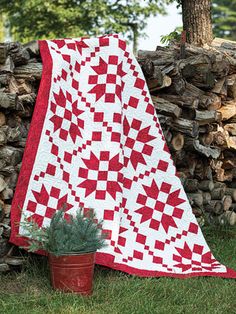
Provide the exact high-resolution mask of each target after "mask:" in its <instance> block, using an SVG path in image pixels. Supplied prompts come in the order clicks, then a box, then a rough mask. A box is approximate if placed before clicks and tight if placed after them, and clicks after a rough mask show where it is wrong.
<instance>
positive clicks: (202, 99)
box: [181, 82, 211, 109]
mask: <svg viewBox="0 0 236 314" xmlns="http://www.w3.org/2000/svg"><path fill="white" fill-rule="evenodd" d="M181 94H182V95H183V96H184V97H186V96H187V97H188V96H190V97H195V98H197V99H198V100H199V108H202V109H207V108H208V106H209V105H210V104H211V100H210V99H209V97H207V95H205V93H204V92H203V91H202V90H201V89H200V88H197V87H196V86H194V85H193V84H190V83H187V82H186V83H185V89H184V90H183V91H182V93H181Z"/></svg>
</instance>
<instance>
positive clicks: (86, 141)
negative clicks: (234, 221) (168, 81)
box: [11, 35, 236, 278]
mask: <svg viewBox="0 0 236 314" xmlns="http://www.w3.org/2000/svg"><path fill="white" fill-rule="evenodd" d="M39 45H40V51H41V55H42V59H43V74H42V80H41V84H40V89H39V93H38V97H37V103H36V107H35V110H34V115H33V120H32V123H31V127H30V131H29V135H28V139H27V145H26V149H25V153H24V158H23V164H22V169H21V173H20V176H19V180H18V184H17V189H16V192H15V196H14V201H13V205H12V213H11V215H12V234H11V242H13V243H15V244H17V245H24V244H25V238H24V229H22V228H20V229H19V222H20V221H21V219H22V213H23V214H24V216H27V217H32V218H34V219H35V220H36V221H37V222H38V224H39V225H40V226H43V225H44V226H46V225H48V224H49V223H50V219H51V217H52V215H53V214H54V212H55V211H56V210H57V209H58V208H60V207H61V206H62V204H64V203H67V204H68V207H67V211H68V213H74V212H75V210H76V209H78V207H79V206H84V207H85V208H89V207H92V208H94V209H95V212H96V215H97V217H98V218H99V219H100V218H102V219H103V220H104V225H103V227H104V229H105V230H106V232H107V233H108V235H109V237H108V239H107V243H108V246H107V247H105V248H104V249H102V250H100V251H99V252H97V255H96V262H97V263H98V264H101V265H105V266H108V267H111V268H113V269H117V270H121V271H125V272H127V273H130V274H135V275H139V276H157V277H158V276H171V277H180V278H181V277H191V276H221V277H231V278H232V277H234V278H236V272H235V271H233V270H231V269H228V268H227V267H225V266H224V265H222V264H220V263H219V262H218V261H217V260H216V259H215V258H214V256H213V255H212V253H211V251H210V249H209V247H208V245H207V244H206V241H205V239H204V237H203V235H202V232H201V229H200V228H199V226H198V223H197V221H196V219H195V217H194V215H193V214H192V210H191V206H190V204H189V202H188V200H187V197H186V194H185V192H184V189H183V186H182V184H181V181H180V179H179V177H178V176H177V175H176V168H175V166H174V164H173V160H172V158H171V155H170V153H169V150H168V147H167V145H166V142H165V139H164V136H163V132H162V129H161V127H160V124H159V121H158V118H157V115H156V113H155V109H154V106H153V104H152V101H151V98H150V94H149V91H148V88H147V85H146V82H145V79H144V77H143V74H142V71H141V69H140V66H139V64H138V63H137V61H136V60H135V58H134V56H133V54H132V53H131V51H130V50H129V49H128V47H127V45H126V43H125V41H124V40H122V39H121V38H120V37H119V36H118V35H107V36H103V37H100V38H79V39H58V40H42V41H39Z"/></svg>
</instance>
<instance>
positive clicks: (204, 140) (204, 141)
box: [199, 133, 214, 146]
mask: <svg viewBox="0 0 236 314" xmlns="http://www.w3.org/2000/svg"><path fill="white" fill-rule="evenodd" d="M213 139H214V136H213V134H212V133H205V134H203V135H199V142H200V144H201V145H203V146H210V145H211V144H212V142H213Z"/></svg>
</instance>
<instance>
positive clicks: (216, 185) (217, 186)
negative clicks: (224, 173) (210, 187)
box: [214, 182, 226, 190]
mask: <svg viewBox="0 0 236 314" xmlns="http://www.w3.org/2000/svg"><path fill="white" fill-rule="evenodd" d="M219 188H222V189H224V190H225V189H226V184H225V183H223V182H214V189H219Z"/></svg>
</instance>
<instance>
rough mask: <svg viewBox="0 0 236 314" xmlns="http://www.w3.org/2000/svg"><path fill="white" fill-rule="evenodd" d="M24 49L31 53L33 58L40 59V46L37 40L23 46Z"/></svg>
mask: <svg viewBox="0 0 236 314" xmlns="http://www.w3.org/2000/svg"><path fill="white" fill-rule="evenodd" d="M23 47H24V48H25V49H26V50H27V51H28V52H29V54H30V56H31V57H39V56H40V52H39V45H38V41H37V40H32V41H30V42H28V43H26V44H24V45H23Z"/></svg>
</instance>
